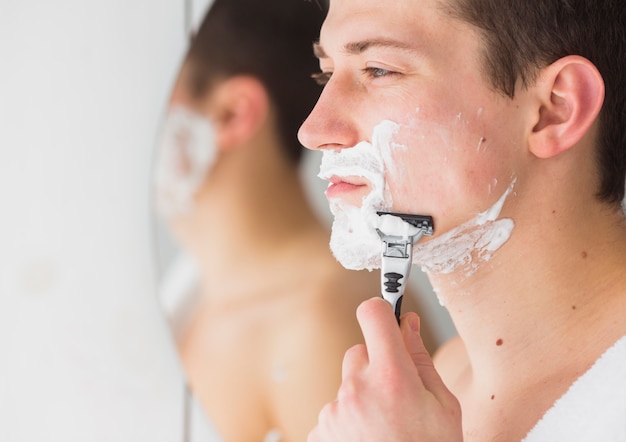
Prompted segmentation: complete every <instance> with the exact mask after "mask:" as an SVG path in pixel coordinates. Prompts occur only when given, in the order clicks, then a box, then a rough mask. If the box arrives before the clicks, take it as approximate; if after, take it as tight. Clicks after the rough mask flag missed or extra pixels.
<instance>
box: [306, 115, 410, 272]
mask: <svg viewBox="0 0 626 442" xmlns="http://www.w3.org/2000/svg"><path fill="white" fill-rule="evenodd" d="M399 127H400V126H399V125H398V124H396V123H394V122H392V121H382V122H381V123H380V124H379V125H377V126H376V127H375V128H374V132H373V134H372V143H371V144H370V143H367V142H361V143H359V144H357V145H356V146H354V147H351V148H345V149H341V150H339V151H331V150H327V151H324V153H323V156H322V164H321V166H320V173H319V175H318V176H319V177H320V178H322V179H330V178H331V177H333V176H337V177H362V178H365V179H366V180H367V181H368V182H369V183H370V186H371V191H370V193H369V194H368V195H366V196H365V197H364V198H363V200H362V202H361V206H360V207H356V206H353V205H349V204H346V203H345V202H343V201H342V200H341V199H339V198H333V199H330V200H329V203H330V210H331V212H332V214H333V215H334V221H333V226H332V232H331V237H330V248H331V250H332V252H333V254H334V255H335V258H336V259H337V260H338V261H339V262H340V263H341V264H342V265H343V266H344V267H345V268H347V269H351V270H362V269H368V270H372V269H375V268H380V265H381V262H380V252H381V241H380V237H379V236H378V234H377V233H376V228H378V227H380V223H381V217H380V216H378V215H377V214H376V212H377V211H384V210H387V209H389V208H391V205H392V198H391V195H390V193H389V189H388V187H387V182H386V179H385V175H386V173H387V171H389V170H395V164H394V163H393V160H392V155H391V152H392V150H394V149H398V148H403V146H400V145H397V144H394V143H392V138H393V136H394V135H395V134H396V133H397V132H398V129H399ZM391 218H393V217H391ZM400 222H403V221H401V220H400Z"/></svg>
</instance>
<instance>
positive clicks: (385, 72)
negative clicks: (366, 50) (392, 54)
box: [361, 67, 398, 78]
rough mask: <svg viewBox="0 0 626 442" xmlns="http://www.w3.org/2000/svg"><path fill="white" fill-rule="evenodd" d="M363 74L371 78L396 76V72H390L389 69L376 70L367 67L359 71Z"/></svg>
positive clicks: (375, 68)
mask: <svg viewBox="0 0 626 442" xmlns="http://www.w3.org/2000/svg"><path fill="white" fill-rule="evenodd" d="M361 71H362V72H363V74H365V75H367V76H368V77H371V78H381V77H388V76H390V75H397V74H398V73H397V72H394V71H390V70H389V69H383V68H377V67H367V68H365V69H362V70H361Z"/></svg>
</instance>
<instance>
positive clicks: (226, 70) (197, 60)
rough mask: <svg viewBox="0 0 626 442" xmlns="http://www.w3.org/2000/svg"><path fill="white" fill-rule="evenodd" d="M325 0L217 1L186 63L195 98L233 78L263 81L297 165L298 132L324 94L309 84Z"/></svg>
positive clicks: (315, 65)
mask: <svg viewBox="0 0 626 442" xmlns="http://www.w3.org/2000/svg"><path fill="white" fill-rule="evenodd" d="M325 1H326V0H324V1H322V0H313V1H309V0H271V1H262V0H215V2H214V3H213V5H212V6H211V7H210V9H209V11H208V13H207V15H206V17H205V18H204V20H203V22H202V24H201V25H200V27H199V29H198V32H197V33H196V35H195V36H194V37H193V39H192V42H191V46H190V49H189V52H188V53H187V58H186V63H187V64H188V65H189V67H190V73H191V75H190V78H191V87H192V89H191V91H192V94H193V95H194V96H196V97H198V96H201V95H202V94H204V93H205V92H206V91H207V90H208V89H210V87H211V86H212V85H213V84H214V82H216V81H219V80H221V79H224V78H228V77H231V76H234V75H240V74H249V75H252V76H254V77H256V78H257V79H258V80H260V81H261V82H262V83H263V85H264V86H265V88H266V90H267V92H268V95H269V97H270V100H271V101H272V103H273V104H274V107H275V109H276V112H277V119H278V131H279V135H280V140H281V141H282V145H283V146H284V148H285V153H286V155H287V157H288V158H289V159H291V160H293V161H294V162H295V163H297V162H298V161H299V159H300V158H301V155H302V151H303V147H302V145H301V144H300V142H299V141H298V138H297V134H298V129H299V127H300V125H301V124H302V123H303V122H304V120H305V119H306V117H307V116H308V114H309V113H310V112H311V110H312V109H313V107H314V106H315V102H316V101H317V99H318V98H319V95H320V93H321V87H320V86H319V85H317V84H316V83H315V81H313V80H312V79H311V74H312V73H313V72H315V71H318V70H319V65H318V60H317V59H316V58H315V57H314V55H313V53H312V50H311V48H312V45H313V42H314V41H316V40H317V39H318V37H319V31H320V28H321V25H322V22H323V20H324V17H325V16H326V12H327V4H326V3H325Z"/></svg>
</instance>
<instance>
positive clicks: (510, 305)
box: [429, 203, 626, 385]
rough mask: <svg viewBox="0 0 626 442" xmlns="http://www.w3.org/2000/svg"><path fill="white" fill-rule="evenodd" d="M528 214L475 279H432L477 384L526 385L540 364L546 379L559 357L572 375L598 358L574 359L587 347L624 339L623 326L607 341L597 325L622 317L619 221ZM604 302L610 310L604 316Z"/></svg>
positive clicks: (622, 229) (623, 234)
mask: <svg viewBox="0 0 626 442" xmlns="http://www.w3.org/2000/svg"><path fill="white" fill-rule="evenodd" d="M596 204H600V203H596ZM535 209H536V211H535V213H536V215H535V216H534V217H533V218H532V219H530V217H528V218H527V219H526V220H523V219H516V220H515V228H514V230H513V233H512V235H511V237H510V239H509V240H508V241H507V243H505V244H504V246H502V247H501V249H499V250H498V251H497V252H496V253H495V254H494V255H493V259H491V260H490V261H486V262H481V263H480V266H479V268H478V270H477V271H476V272H475V273H473V274H470V272H467V269H466V268H458V269H457V270H456V271H455V272H453V273H451V274H445V275H444V274H430V275H429V277H430V280H431V282H432V284H433V287H434V288H435V291H436V292H437V295H438V296H439V298H440V301H441V302H442V303H444V304H445V306H446V307H447V309H448V310H449V312H450V315H451V317H452V319H453V321H454V323H455V326H456V327H457V330H458V332H459V335H460V336H461V337H462V339H463V341H464V344H465V347H466V350H467V352H468V356H469V361H470V365H471V367H470V368H471V372H472V376H473V379H474V380H475V381H476V382H478V383H489V384H491V385H493V384H494V383H497V382H500V381H501V382H507V381H510V379H511V370H515V371H516V373H518V374H520V377H518V379H520V381H522V382H527V381H528V379H523V376H524V375H527V376H532V374H533V373H536V365H537V364H538V363H541V364H543V367H544V368H545V369H546V370H547V371H546V373H547V372H549V370H550V364H551V362H550V361H551V360H554V361H559V360H561V361H562V360H564V358H565V357H567V358H568V359H569V360H572V359H573V360H574V361H575V360H576V358H577V357H580V359H581V364H579V365H578V366H584V365H585V364H584V363H582V362H584V361H583V360H585V358H587V359H589V360H595V358H597V357H598V356H599V354H586V353H585V352H584V351H581V350H580V349H581V348H584V347H585V343H587V342H590V341H592V342H596V343H597V342H598V341H599V340H601V341H602V340H605V341H606V345H605V347H608V346H609V345H610V344H611V343H612V342H614V341H615V340H617V339H618V338H619V337H620V336H623V335H624V334H626V326H624V325H620V326H619V327H615V328H614V329H613V331H611V332H608V333H607V327H599V326H598V324H603V323H604V324H610V323H611V322H610V321H617V317H613V316H612V312H619V311H620V310H619V309H621V311H622V312H623V311H624V308H626V292H625V291H624V287H626V277H625V276H624V271H623V265H624V262H626V225H625V223H624V218H623V214H622V213H621V212H618V211H617V210H614V209H610V210H609V209H603V210H597V208H594V210H590V211H588V212H585V213H573V212H572V210H573V211H575V210H576V209H572V210H569V211H566V210H565V209H564V208H563V209H561V208H559V209H556V210H555V209H550V210H548V211H543V213H542V211H541V209H540V208H538V207H535ZM537 212H538V213H537ZM594 213H596V214H598V215H596V216H595V217H593V216H591V217H590V216H589V214H594ZM583 215H586V216H583ZM573 220H576V222H572V221H573ZM468 275H469V276H468ZM610 303H613V304H614V306H615V308H614V309H608V308H607V304H610ZM621 322H623V321H621ZM594 347H595V348H597V346H594ZM574 349H577V351H574ZM548 356H549V357H548ZM574 365H576V364H574ZM533 366H535V367H533ZM554 369H555V370H557V369H558V365H557V364H556V363H555V365H554Z"/></svg>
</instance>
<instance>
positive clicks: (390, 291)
mask: <svg viewBox="0 0 626 442" xmlns="http://www.w3.org/2000/svg"><path fill="white" fill-rule="evenodd" d="M376 213H377V214H378V215H381V216H382V215H392V216H397V217H399V218H401V219H402V220H403V221H404V222H406V223H409V224H410V225H412V226H413V227H416V228H417V229H418V230H417V232H416V233H414V234H411V235H409V234H407V233H401V232H383V231H382V230H380V229H376V232H377V233H378V236H379V237H380V239H381V241H382V243H383V244H382V256H381V261H382V265H381V276H380V290H381V294H382V297H383V298H384V299H385V300H386V301H387V302H388V303H389V304H391V307H392V309H393V311H394V313H395V315H396V320H397V321H398V324H400V313H401V307H402V296H403V295H404V289H405V287H406V281H407V279H408V277H409V273H410V272H411V264H412V261H413V245H414V244H416V243H417V242H418V241H419V240H420V239H422V236H424V235H428V236H430V235H432V234H433V231H434V223H433V217H432V216H427V215H409V214H405V213H396V212H376Z"/></svg>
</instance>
